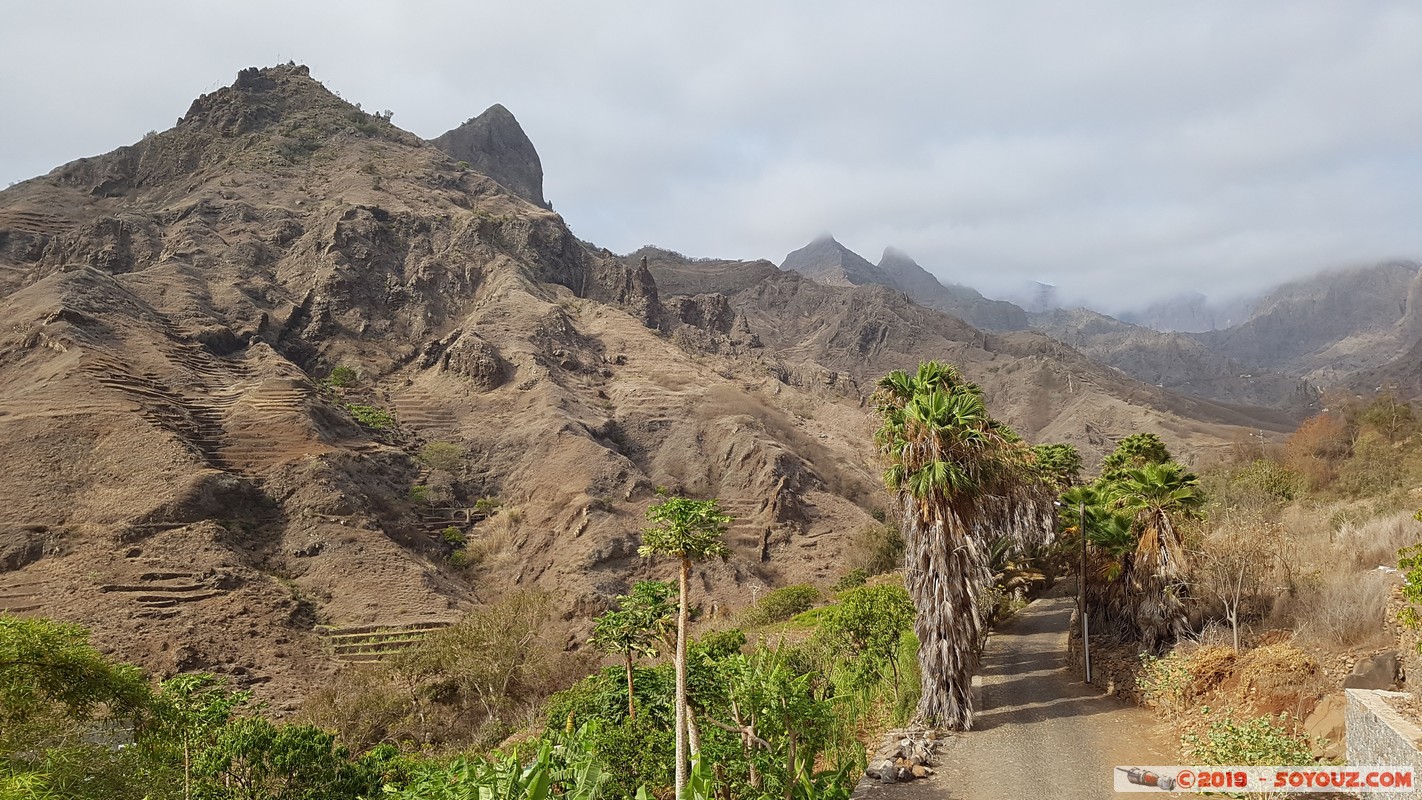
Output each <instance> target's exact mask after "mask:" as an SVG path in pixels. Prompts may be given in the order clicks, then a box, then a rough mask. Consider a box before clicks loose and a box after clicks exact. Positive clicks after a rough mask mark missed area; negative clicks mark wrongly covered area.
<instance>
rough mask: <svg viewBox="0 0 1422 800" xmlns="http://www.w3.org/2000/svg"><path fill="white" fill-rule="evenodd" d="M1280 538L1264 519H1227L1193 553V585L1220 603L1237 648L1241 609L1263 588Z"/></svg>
mask: <svg viewBox="0 0 1422 800" xmlns="http://www.w3.org/2000/svg"><path fill="white" fill-rule="evenodd" d="M1281 538H1282V537H1281V536H1280V534H1279V529H1278V526H1276V525H1274V524H1272V523H1269V522H1267V521H1264V520H1253V521H1249V520H1240V521H1233V520H1226V522H1225V527H1221V528H1220V529H1219V530H1217V531H1216V532H1215V533H1214V535H1213V536H1211V537H1210V538H1209V539H1207V540H1205V542H1204V543H1203V544H1202V546H1201V548H1200V550H1199V552H1197V553H1195V559H1194V560H1195V570H1196V576H1197V581H1196V585H1197V586H1199V587H1200V588H1201V589H1203V590H1204V591H1205V592H1206V593H1207V594H1209V595H1211V596H1212V597H1214V598H1215V599H1216V600H1218V601H1219V602H1220V605H1221V606H1222V607H1223V609H1224V614H1225V619H1226V620H1228V621H1229V627H1230V632H1231V634H1232V635H1233V639H1234V649H1235V650H1238V649H1239V617H1240V613H1239V611H1240V607H1241V606H1242V605H1243V604H1244V602H1245V601H1246V600H1248V599H1249V598H1251V597H1255V596H1257V595H1258V594H1259V593H1260V592H1262V591H1263V589H1264V582H1265V580H1266V579H1267V578H1268V577H1269V576H1270V574H1271V573H1272V572H1273V570H1274V554H1275V553H1277V552H1278V550H1279V546H1280V541H1281Z"/></svg>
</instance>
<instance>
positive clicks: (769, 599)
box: [745, 583, 822, 625]
mask: <svg viewBox="0 0 1422 800" xmlns="http://www.w3.org/2000/svg"><path fill="white" fill-rule="evenodd" d="M821 597H822V593H821V592H820V590H819V589H817V588H815V587H814V586H812V585H810V584H808V583H800V584H795V585H793V586H782V587H780V588H779V589H772V590H770V591H769V592H766V593H765V594H764V595H762V596H761V598H760V599H759V600H757V601H756V602H755V605H753V606H751V607H750V608H749V609H747V611H746V615H745V616H746V621H747V622H748V623H749V624H751V625H766V624H769V623H773V622H784V621H785V620H787V619H790V618H791V617H793V616H795V615H796V614H800V613H803V612H805V611H809V610H810V609H811V608H813V607H814V605H815V603H817V602H819V600H820V598H821Z"/></svg>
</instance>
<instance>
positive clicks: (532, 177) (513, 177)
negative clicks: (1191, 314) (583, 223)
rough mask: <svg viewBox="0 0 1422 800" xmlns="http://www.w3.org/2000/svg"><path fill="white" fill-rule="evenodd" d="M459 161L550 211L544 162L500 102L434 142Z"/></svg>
mask: <svg viewBox="0 0 1422 800" xmlns="http://www.w3.org/2000/svg"><path fill="white" fill-rule="evenodd" d="M431 142H432V143H433V144H434V146H435V147H438V148H439V149H440V150H442V151H444V153H445V154H446V155H448V156H449V157H450V158H453V159H454V160H456V161H465V162H468V164H469V166H470V167H471V168H473V169H474V170H475V171H477V172H482V173H483V174H485V175H488V176H489V177H491V178H493V179H494V180H496V181H498V182H499V183H501V184H503V185H504V186H505V187H507V188H508V189H509V191H511V192H513V193H514V194H517V195H518V196H520V197H522V198H524V199H525V200H528V201H529V202H532V203H535V204H537V205H540V206H543V207H544V208H548V207H549V206H548V201H547V200H545V199H544V197H543V162H542V161H541V160H540V159H539V158H538V150H537V149H536V148H534V146H533V142H532V140H530V139H529V138H528V134H526V133H524V130H523V126H522V125H520V124H519V123H518V119H517V118H516V117H514V115H513V113H512V112H511V111H509V110H508V109H507V108H505V107H504V106H503V105H501V104H499V103H495V104H493V105H491V106H489V107H488V108H487V109H485V110H484V113H482V114H480V115H479V116H477V117H472V118H470V119H469V120H467V121H465V123H464V124H463V125H460V126H459V127H457V128H454V129H452V130H449V131H446V132H444V133H442V134H440V135H439V136H437V137H435V138H434V139H432V140H431Z"/></svg>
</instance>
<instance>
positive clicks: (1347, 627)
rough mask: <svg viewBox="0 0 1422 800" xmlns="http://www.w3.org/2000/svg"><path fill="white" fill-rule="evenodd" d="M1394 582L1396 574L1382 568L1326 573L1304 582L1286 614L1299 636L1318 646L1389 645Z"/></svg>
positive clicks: (1345, 647)
mask: <svg viewBox="0 0 1422 800" xmlns="http://www.w3.org/2000/svg"><path fill="white" fill-rule="evenodd" d="M1394 582H1395V578H1394V577H1393V576H1392V575H1389V574H1387V573H1383V572H1378V571H1372V572H1365V573H1354V572H1343V571H1337V572H1326V573H1323V574H1322V575H1320V576H1318V577H1317V578H1316V579H1314V580H1311V581H1307V582H1305V583H1304V584H1303V585H1301V586H1300V587H1299V589H1298V592H1297V594H1296V595H1295V597H1294V598H1293V602H1292V603H1291V604H1290V606H1291V607H1289V608H1288V609H1287V611H1286V612H1285V613H1287V614H1288V616H1290V617H1292V621H1293V622H1294V625H1295V629H1296V630H1297V631H1298V635H1299V637H1300V638H1302V639H1304V640H1306V641H1307V642H1309V643H1310V644H1313V645H1316V646H1318V647H1323V648H1327V649H1335V648H1344V649H1352V648H1355V647H1361V646H1363V645H1368V644H1377V645H1380V646H1381V645H1385V644H1386V639H1387V603H1388V598H1389V597H1390V596H1391V594H1392V586H1393V583H1394Z"/></svg>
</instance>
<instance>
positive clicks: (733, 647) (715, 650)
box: [692, 628, 746, 661]
mask: <svg viewBox="0 0 1422 800" xmlns="http://www.w3.org/2000/svg"><path fill="white" fill-rule="evenodd" d="M745 646H746V633H745V631H743V630H741V629H740V628H728V629H726V630H724V631H707V632H706V633H704V634H702V635H701V638H700V639H697V640H696V641H695V642H693V643H692V647H693V648H695V649H696V651H697V652H700V653H703V654H705V656H706V657H707V658H709V659H711V660H712V661H719V660H721V659H723V658H725V657H726V656H729V655H733V654H735V653H739V652H741V650H742V649H743V648H744V647H745Z"/></svg>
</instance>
